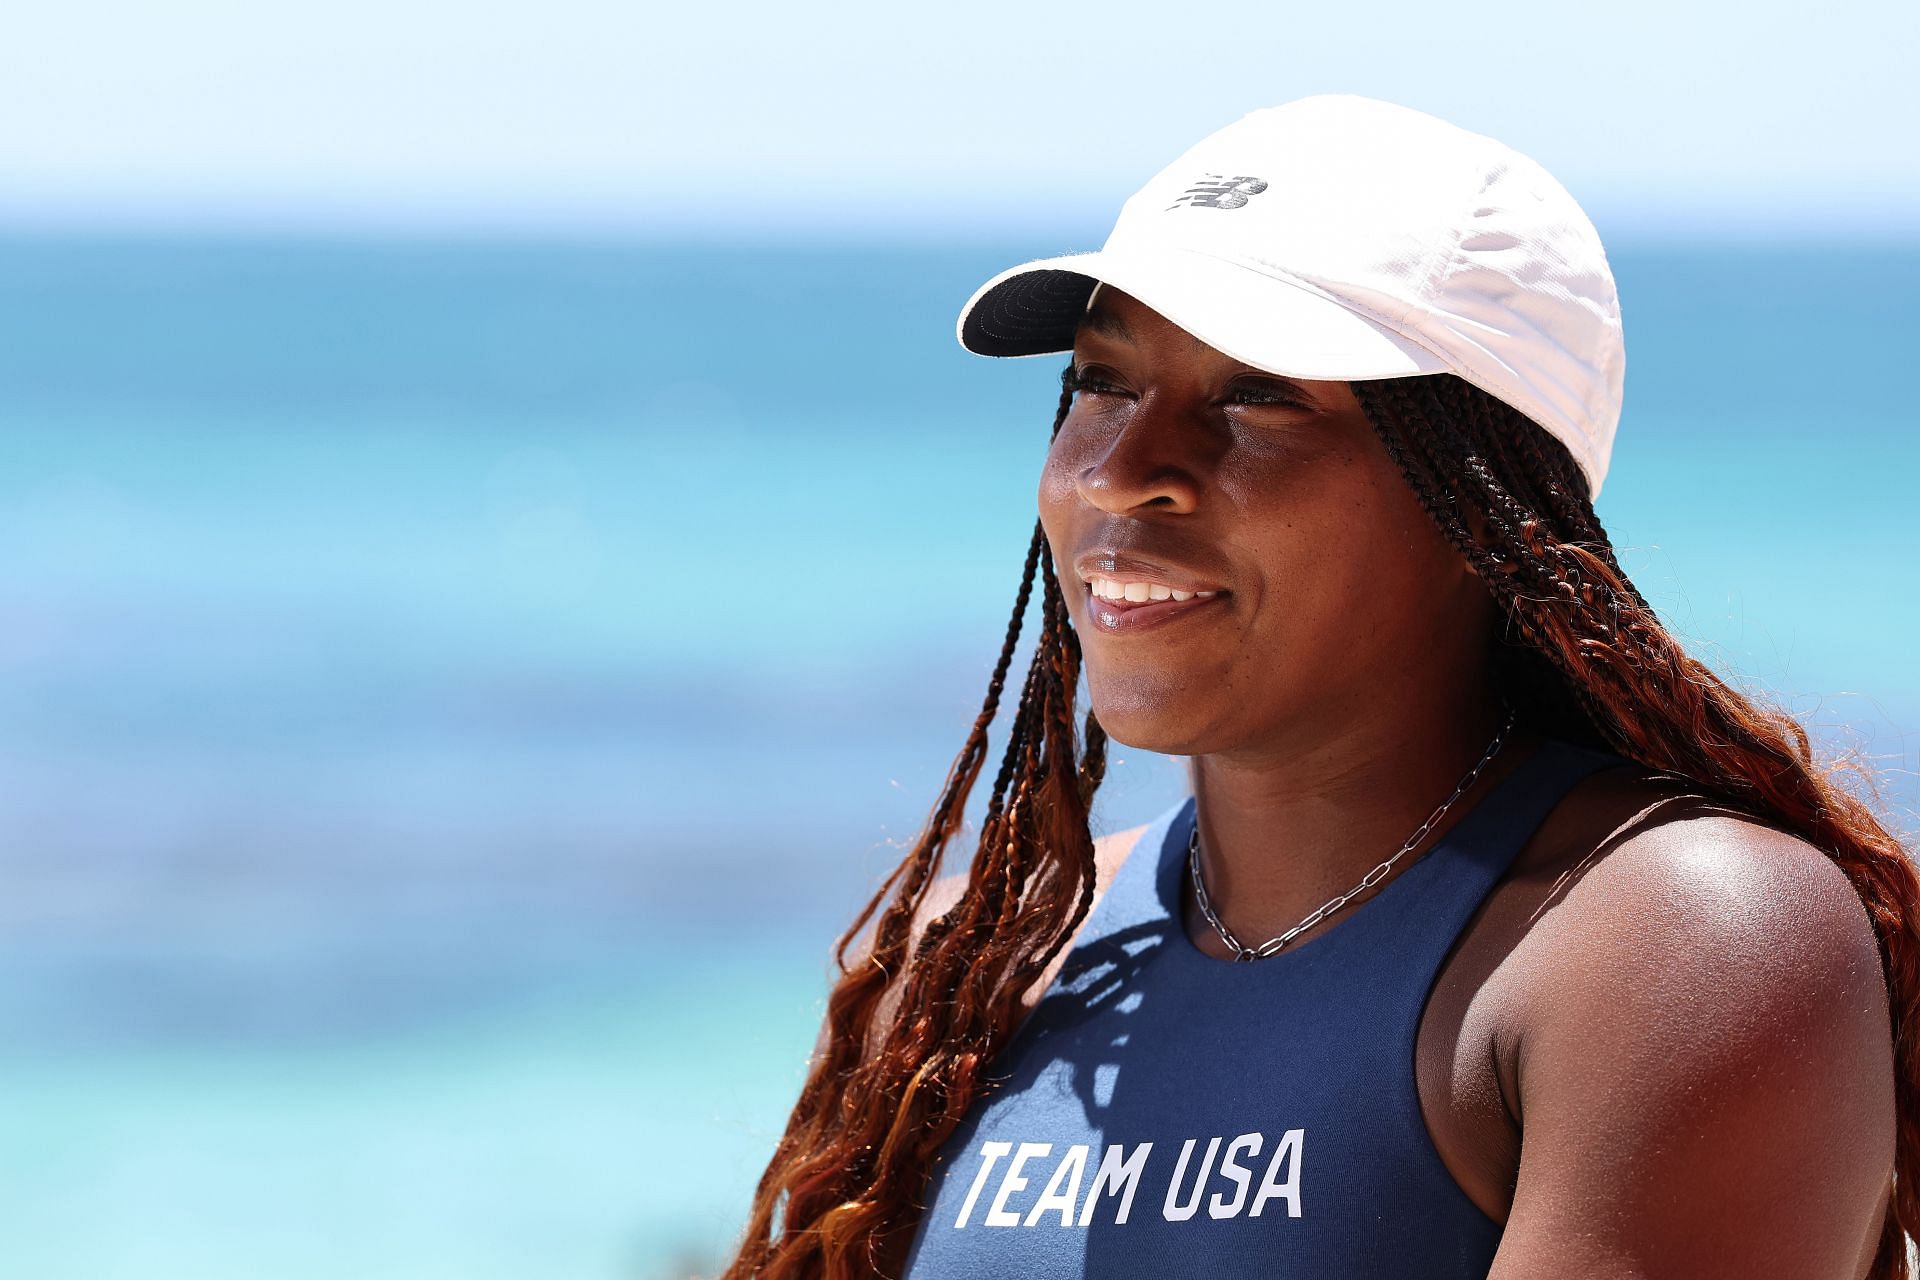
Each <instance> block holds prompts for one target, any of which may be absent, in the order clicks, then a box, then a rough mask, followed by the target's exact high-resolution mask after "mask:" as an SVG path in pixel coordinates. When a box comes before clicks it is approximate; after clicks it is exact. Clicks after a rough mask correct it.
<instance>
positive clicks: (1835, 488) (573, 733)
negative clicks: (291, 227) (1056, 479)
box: [0, 237, 1920, 1280]
mask: <svg viewBox="0 0 1920 1280" xmlns="http://www.w3.org/2000/svg"><path fill="white" fill-rule="evenodd" d="M1073 247H1085V246H1079V245H1071V244H1068V243H1064V242H1063V243H1058V244H1056V243H1021V244H970V245H957V246H954V245H945V246H923V247H911V246H894V247H890V248H886V249H882V250H877V251H876V250H854V249H851V248H847V247H836V246H814V247H780V248H774V247H748V248H741V247H725V246H718V245H694V244H682V245H665V244H654V245H618V244H545V245H543V244H534V243H528V242H509V241H501V242H497V243H486V242H470V243H433V242H425V241H412V242H394V243H370V242H351V243H348V242H340V243H330V242H322V241H311V242H296V241H281V240H241V239H171V240H145V241H140V240H108V239H74V238H64V239H62V238H38V239H32V238H21V237H16V238H12V239H0V298H4V299H5V303H6V305H4V306H0V457H3V458H4V465H0V546H4V547H5V548H6V564H5V568H4V570H0V885H4V892H0V1275H8V1276H12V1275H20V1276H33V1277H40V1278H44V1280H60V1278H64V1277H88V1278H93V1277H120V1276H127V1277H132V1276H139V1277H142V1280H159V1278H164V1277H173V1276H181V1277H187V1276H191V1277H194V1280H226V1278H228V1277H234V1278H238V1277H258V1276H266V1275H271V1276H274V1277H276V1278H287V1280H292V1278H296V1277H307V1276H313V1277H320V1276H329V1277H332V1276H339V1275H348V1274H351V1275H355V1276H358V1277H361V1278H362V1280H368V1278H371V1277H380V1276H394V1277H402V1276H404V1277H409V1278H410V1280H413V1278H428V1277H443V1276H444V1277H461V1278H462V1280H486V1278H490V1277H503V1278H504V1277H527V1278H529V1280H531V1278H534V1277H538V1278H539V1280H566V1278H572V1277H579V1278H581V1280H589V1278H602V1277H607V1278H610V1277H624V1278H631V1280H657V1278H659V1277H665V1276H679V1275H685V1274H689V1273H691V1272H695V1271H699V1270H700V1269H702V1268H706V1267H709V1266H710V1265H711V1264H712V1263H713V1261H714V1260H715V1259H716V1258H717V1257H718V1256H719V1255H720V1254H721V1252H722V1251H723V1250H724V1247H725V1244H726V1241H727V1240H728V1238H729V1237H730V1236H731V1234H732V1233H733V1232H734V1231H735V1230H736V1229H737V1226H738V1224H739V1217H740V1213H741V1211H742V1209H743V1207H744V1204H745V1198H746V1195H747V1192H748V1190H749V1188H750V1186H751V1182H752V1179H753V1177H754V1176H755V1174H756V1173H757V1171H758V1168H759V1164H760V1162H761V1161H762V1160H763V1159H764V1157H765V1155H766V1153H767V1151H768V1149H769V1148H770V1146H771V1143H772V1141H773V1138H774V1136H775V1134H776V1133H777V1131H778V1128H779V1125H780V1122H781V1119H782V1117H783V1114H784V1109H785V1106H786V1105H787V1103H788V1102H789V1101H790V1100H791V1096H792V1093H793V1090H794V1089H795V1088H796V1087H797V1085H798V1082H799V1076H800V1067H801V1059H802V1057H803V1056H804V1054H805V1052H806V1049H807V1047H808V1045H809V1044H810V1043H811V1039H812V1035H813V1030H814V1026H815V1021H816V1019H817V1017H818V1013H819V1000H820V996H821V993H822V991H823V990H824V975H825V952H826V946H827V943H828V941H829V940H830V937H831V935H832V933H833V932H834V930H835V929H836V927H837V926H838V925H839V924H840V923H842V922H843V921H844V920H845V919H846V918H847V917H848V916H849V915H850V913H851V911H852V909H853V908H854V906H855V905H857V903H858V901H859V900H860V898H861V896H862V893H863V890H864V889H865V888H866V887H868V886H869V885H870V884H871V883H872V882H873V880H874V879H875V878H877V876H878V875H879V874H880V873H881V872H882V871H883V870H884V869H885V867H886V866H887V865H889V864H890V862H891V859H892V857H893V856H895V854H896V852H897V848H896V846H897V844H898V843H899V842H902V841H904V840H906V839H907V838H908V837H910V836H911V835H912V833H913V831H914V829H915V827H916V825H917V823H918V822H919V820H920V819H921V817H922V816H923V815H924V813H925V809H926V807H927V805H928V804H930V802H931V801H932V799H933V796H934V793H935V791H936V789H937V787H938V785H939V783H940V781H941V779H942V777H943V776H944V772H945V769H946V767H947V765H948V763H949V762H950V760H951V758H952V753H953V752H954V750H955V749H957V747H958V746H959V744H960V741H961V738H962V735H963V734H964V732H965V730H966V728H967V726H968V724H969V723H970V722H971V719H972V716H973V714H974V713H975V711H976V710H977V706H978V701H979V698H980V695H981V693H982V690H983V687H984V683H985V679H986V675H987V672H988V669H989V666H990V663H991V660H992V658H993V656H994V654H995V652H996V651H997V648H998V642H999V638H1000V636H1001V634H1002V633H1003V631H1004V628H1005V625H1006V611H1007V609H1008V608H1009V606H1010V604H1011V601H1012V597H1013V592H1014V588H1015V585H1016V581H1017V573H1018V569H1019V564H1020V560H1021V558H1022V556H1023V554H1024V550H1025V545H1026V541H1027V538H1028V536H1029V534H1030V532H1031V529H1032V523H1033V486H1034V482H1035V479H1036V476H1037V467H1038V465H1039V461H1040V457H1041V453H1042V451H1043V449H1044V443H1045V438H1046V427H1047V423H1048V420H1049V418H1050V415H1051V405H1052V395H1053V392H1052V387H1051V385H1050V384H1051V383H1052V380H1053V378H1054V375H1055V373H1056V372H1057V368H1058V361H1056V360H1054V359H1052V358H1047V359H1041V360H1032V361H1015V362H990V361H984V360H979V359H977V358H974V357H971V356H968V355H966V354H965V353H964V352H961V351H960V350H959V349H958V348H957V347H956V345H955V344H954V341H953V337H952V319H953V314H954V311H955V309H956V308H957V306H958V304H959V303H960V301H961V300H963V299H964V298H965V297H966V295H967V294H968V293H969V292H970V291H971V289H972V288H973V287H974V286H975V285H976V284H977V283H978V282H979V281H981V280H983V279H984V278H985V277H986V276H987V275H989V274H991V273H992V272H993V271H995V270H997V269H999V268H1000V267H1002V266H1005V265H1007V264H1009V263H1012V262H1014V261H1018V260H1020V259H1023V258H1026V257H1031V256H1036V255H1039V254H1042V253H1049V252H1055V251H1059V250H1063V249H1067V248H1073ZM1614 258H1615V265H1616V268H1617V271H1618V274H1619V278H1620V284H1621V291H1622V297H1623V300H1624V307H1625V313H1626V324H1627V332H1628V350H1629V363H1628V376H1627V388H1628V391H1627V409H1626V413H1625V416H1624V419H1623V422H1622V427H1621V435H1620V440H1619V444H1618V446H1617V449H1616V452H1615V460H1614V467H1613V471H1612V474H1611V475H1610V477H1609V479H1608V483H1607V490H1606V493H1605V494H1604V495H1603V497H1602V500H1601V504H1600V509H1601V514H1602V516H1603V517H1604V518H1605V519H1606V521H1607V523H1608V525H1609V528H1610V529H1611V530H1612V532H1613V536H1614V539H1615V542H1616V545H1617V546H1619V547H1620V548H1621V551H1622V556H1623V559H1624V560H1625V562H1626V564H1627V567H1628V569H1629V570H1630V571H1631V572H1632V573H1633V575H1634V576H1635V578H1636V580H1637V581H1639V583H1640V584H1641V586H1642V588H1643V590H1645V591H1646V593H1647V594H1648V595H1649V596H1650V597H1651V598H1652V599H1653V600H1654V602H1655V603H1656V605H1658V606H1659V607H1660V609H1661V611H1662V613H1663V614H1664V615H1665V616H1666V617H1667V619H1668V620H1669V622H1670V623H1671V624H1672V625H1673V626H1674V627H1675V628H1676V629H1677V630H1678V631H1679V632H1680V633H1681V634H1682V635H1683V636H1684V637H1686V638H1687V639H1688V640H1689V641H1690V643H1692V644H1693V645H1694V647H1695V648H1696V650H1697V651H1698V652H1700V653H1701V654H1702V655H1703V656H1705V657H1707V658H1708V660H1709V661H1711V662H1712V663H1713V664H1714V665H1716V666H1717V667H1718V668H1719V669H1721V670H1722V671H1723V672H1724V673H1726V674H1728V675H1730V676H1733V677H1735V678H1737V679H1738V680H1739V681H1740V682H1741V683H1743V684H1744V685H1745V686H1746V687H1748V688H1751V689H1757V690H1768V691H1771V692H1772V693H1773V694H1774V695H1775V696H1777V697H1778V698H1779V699H1780V700H1781V701H1783V702H1784V703H1786V704H1787V705H1788V706H1789V707H1790V708H1792V709H1793V710H1795V711H1797V712H1800V713H1802V714H1803V715H1805V716H1806V717H1807V718H1808V720H1809V721H1810V722H1811V723H1812V724H1813V726H1814V727H1815V729H1816V731H1817V733H1818V735H1819V736H1820V738H1821V740H1822V741H1823V742H1826V743H1830V744H1836V745H1837V744H1851V745H1853V746H1856V747H1858V748H1860V749H1861V750H1863V751H1864V752H1865V753H1866V754H1867V755H1868V756H1869V757H1871V758H1873V759H1874V760H1876V761H1877V762H1878V763H1879V764H1880V765H1881V766H1882V767H1883V770H1884V775H1883V776H1884V778H1885V782H1886V786H1887V793H1886V803H1887V807H1888V809H1889V811H1890V812H1891V814H1892V815H1893V816H1894V818H1895V820H1896V821H1900V822H1902V823H1903V824H1904V825H1906V826H1908V827H1909V829H1911V827H1912V825H1913V813H1914V808H1915V805H1916V802H1917V801H1920V787H1916V782H1915V779H1916V770H1917V769H1920V736H1916V735H1920V672H1917V671H1916V667H1915V664H1914V662H1913V659H1912V656H1911V655H1912V652H1913V636H1914V635H1915V633H1916V629H1917V628H1920V603H1916V599H1917V598H1920V597H1917V596H1916V591H1915V588H1916V586H1920V571H1916V569H1915V551H1916V536H1915V534H1916V524H1915V519H1914V517H1913V515H1912V511H1913V505H1914V500H1915V496H1916V491H1917V488H1920V430H1916V428H1917V427H1920V421H1917V420H1916V414H1915V412H1914V410H1913V407H1912V404H1913V400H1912V392H1911V380H1910V377H1909V374H1908V371H1909V370H1910V369H1911V368H1912V367H1913V360H1912V357H1911V355H1910V352H1909V350H1908V348H1909V345H1910V343H1911V340H1912V336H1913V334H1914V333H1915V332H1916V328H1917V326H1916V323H1915V322H1916V320H1920V306H1917V305H1916V304H1915V302H1914V301H1913V299H1914V298H1915V297H1916V296H1920V247H1904V248H1901V247H1895V248H1885V247H1878V248H1869V247H1855V248H1821V247H1816V246H1812V245H1798V246H1795V245H1782V246H1777V247H1774V248H1767V249H1759V248H1747V249H1738V250H1735V249H1723V248H1716V247H1714V246H1710V245H1691V246H1687V245H1675V246H1632V245H1628V246H1623V247H1619V248H1616V250H1615V253H1614ZM1178 787H1179V781H1178V771H1177V767H1176V765H1175V762H1172V761H1167V760H1163V759H1157V758H1154V757H1151V756H1147V755H1144V754H1142V753H1134V752H1126V751H1123V752H1120V753H1119V762H1118V763H1117V764H1116V766H1115V768H1114V772H1113V776H1112V780H1111V781H1110V783H1109V784H1108V787H1107V788H1106V789H1105V790H1104V791H1103V793H1102V797H1101V800H1100V810H1099V814H1098V816H1099V819H1100V821H1101V824H1102V825H1103V826H1104V827H1108V828H1112V827H1120V826H1126V825H1131V824H1132V823H1134V822H1138V821H1143V820H1145V819H1146V818H1148V817H1150V816H1152V815H1153V814H1154V813H1156V812H1157V811H1158V810H1159V809H1160V808H1161V807H1162V806H1164V804H1166V803H1168V802H1170V801H1171V799H1172V798H1173V797H1174V796H1176V795H1177V794H1178Z"/></svg>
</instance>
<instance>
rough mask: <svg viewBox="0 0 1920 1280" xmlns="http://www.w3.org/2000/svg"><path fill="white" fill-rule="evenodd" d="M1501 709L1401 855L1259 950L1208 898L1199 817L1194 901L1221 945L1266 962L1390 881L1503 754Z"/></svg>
mask: <svg viewBox="0 0 1920 1280" xmlns="http://www.w3.org/2000/svg"><path fill="white" fill-rule="evenodd" d="M1501 706H1503V707H1505V708H1506V712H1507V717H1506V721H1505V722H1504V723H1503V724H1501V726H1500V731H1499V732H1498V733H1496V734H1494V735H1493V741H1492V742H1490V743H1488V744H1487V749H1486V752H1485V753H1484V754H1483V755H1481V757H1480V762H1479V763H1478V764H1476V765H1474V766H1473V768H1471V769H1469V770H1467V776H1466V777H1464V778H1462V779H1460V785H1459V786H1457V787H1455V788H1454V789H1453V794H1452V795H1450V796H1448V797H1447V800H1446V803H1445V804H1443V805H1441V806H1440V807H1439V808H1438V809H1435V810H1434V811H1433V813H1432V815H1431V816H1429V817H1428V818H1427V820H1426V821H1425V822H1423V823H1421V824H1420V829H1419V830H1418V831H1415V832H1414V833H1413V834H1412V835H1410V836H1408V837H1407V842H1406V843H1405V844H1403V845H1401V846H1400V851H1399V852H1398V853H1396V854H1394V855H1393V856H1392V857H1391V858H1388V859H1387V860H1386V861H1385V862H1383V863H1381V864H1380V865H1379V866H1377V867H1375V868H1374V869H1373V870H1371V871H1369V872H1367V874H1366V875H1364V876H1362V877H1361V878H1360V883H1359V884H1356V885H1355V886H1353V888H1351V889H1349V890H1347V891H1346V892H1345V893H1343V894H1341V895H1340V896H1339V897H1337V898H1330V899H1328V900H1327V901H1326V902H1324V903H1322V904H1321V905H1320V906H1318V907H1317V908H1315V909H1314V912H1313V914H1312V915H1310V916H1308V917H1307V918H1306V919H1305V920H1302V921H1301V922H1300V923H1299V924H1297V925H1295V926H1293V928H1291V929H1289V930H1287V931H1286V932H1285V933H1283V934H1280V935H1279V936H1278V937H1274V938H1269V939H1267V940H1266V941H1265V942H1263V943H1261V944H1260V945H1259V946H1257V947H1249V946H1247V945H1246V944H1245V943H1244V942H1241V941H1240V939H1238V938H1236V937H1234V936H1233V930H1231V929H1229V928H1227V926H1226V925H1224V924H1222V923H1221V922H1220V917H1219V915H1218V914H1216V913H1215V912H1214V909H1213V902H1212V900H1211V899H1210V898H1208V897H1207V881H1206V878H1205V877H1204V876H1202V875H1201V874H1200V816H1199V815H1198V814H1197V813H1196V814H1195V815H1194V819H1193V834H1192V835H1191V836H1189V837H1188V838H1187V866H1188V868H1189V869H1190V870H1191V871H1192V873H1193V897H1194V901H1195V902H1196V903H1197V904H1198V905H1199V907H1200V914H1201V915H1203V916H1205V917H1206V918H1207V923H1208V924H1210V925H1212V926H1213V931H1214V932H1215V933H1217V934H1219V935H1220V941H1222V942H1224V943H1226V944H1227V946H1228V947H1229V948H1231V949H1232V951H1233V958H1234V959H1235V960H1237V961H1253V960H1265V959H1266V958H1267V957H1268V956H1271V955H1274V954H1276V953H1278V952H1279V950H1280V949H1281V948H1282V947H1284V946H1286V945H1287V944H1288V943H1289V942H1292V941H1293V940H1294V939H1295V938H1297V937H1299V936H1300V935H1301V934H1303V933H1305V932H1306V931H1307V930H1309V929H1311V928H1313V926H1315V925H1316V924H1319V923H1320V922H1321V921H1322V920H1325V919H1326V918H1327V917H1328V916H1330V915H1332V914H1333V913H1334V912H1336V911H1338V910H1339V909H1340V908H1342V907H1344V906H1346V905H1347V903H1348V902H1349V901H1351V900H1352V899H1353V897H1354V895H1355V894H1358V893H1363V892H1365V891H1366V890H1368V889H1371V888H1372V887H1373V886H1374V885H1376V884H1379V883H1380V881H1381V880H1382V879H1384V878H1385V877H1386V874H1387V872H1389V871H1391V870H1393V864H1394V863H1396V862H1398V861H1400V859H1401V858H1403V857H1405V856H1406V853H1407V851H1408V850H1409V849H1411V848H1413V847H1414V846H1415V845H1417V844H1419V843H1420V841H1421V839H1422V838H1423V837H1424V836H1425V835H1426V834H1427V832H1429V831H1431V830H1433V826H1434V824H1435V823H1436V822H1439V821H1440V819H1442V818H1444V817H1446V816H1447V811H1448V810H1449V809H1451V808H1453V806H1454V802H1455V801H1457V800H1459V799H1460V797H1461V796H1463V795H1465V794H1466V791H1467V788H1468V787H1471V786H1472V785H1473V782H1474V779H1476V778H1478V777H1479V776H1480V771H1481V770H1483V769H1485V768H1486V767H1487V765H1488V763H1489V762H1491V761H1492V759H1493V758H1494V757H1495V756H1497V755H1499V754H1500V747H1501V745H1502V744H1503V743H1505V742H1506V740H1507V734H1508V733H1509V732H1510V731H1512V729H1513V716H1514V710H1513V706H1512V704H1511V703H1508V702H1507V701H1506V700H1505V699H1504V698H1503V699H1501Z"/></svg>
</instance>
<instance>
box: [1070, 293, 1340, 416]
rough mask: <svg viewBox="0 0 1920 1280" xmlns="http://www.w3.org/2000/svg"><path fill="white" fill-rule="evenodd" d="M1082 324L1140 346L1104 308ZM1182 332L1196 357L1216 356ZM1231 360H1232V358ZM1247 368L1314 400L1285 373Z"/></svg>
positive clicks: (1114, 314) (1089, 314) (1122, 322)
mask: <svg viewBox="0 0 1920 1280" xmlns="http://www.w3.org/2000/svg"><path fill="white" fill-rule="evenodd" d="M1080 323H1081V324H1082V325H1083V326H1085V327H1086V329H1087V330H1088V332H1090V333H1097V334H1099V335H1100V336H1101V337H1103V338H1113V339H1115V340H1116V341H1119V342H1125V343H1128V344H1129V345H1131V346H1139V345H1140V339H1139V337H1138V336H1137V335H1136V334H1135V333H1134V332H1133V330H1132V329H1130V328H1128V327H1127V322H1126V320H1125V319H1124V318H1122V317H1121V316H1120V315H1119V314H1118V313H1117V312H1113V311H1109V310H1107V309H1106V308H1104V307H1095V308H1094V309H1093V310H1091V311H1089V312H1087V314H1086V315H1085V316H1083V317H1081V320H1080ZM1180 332H1181V333H1182V334H1183V335H1185V337H1186V339H1187V344H1188V348H1189V349H1190V350H1191V351H1193V353H1194V354H1195V355H1211V354H1214V349H1213V348H1212V347H1210V346H1208V345H1207V344H1206V343H1204V342H1202V341H1200V339H1198V338H1196V337H1194V336H1193V335H1192V334H1191V333H1187V331H1186V330H1185V329H1182V330H1181V331H1180ZM1229 358H1230V359H1231V357H1229ZM1239 363H1242V364H1244V363H1245V361H1240V362H1239ZM1247 368H1248V370H1249V371H1250V372H1252V373H1254V374H1257V375H1258V376H1260V377H1262V378H1271V379H1272V380H1273V381H1275V382H1277V383H1280V384H1281V385H1283V386H1286V387H1288V388H1291V389H1292V390H1293V391H1294V392H1296V393H1297V394H1299V395H1300V396H1302V397H1303V398H1306V399H1309V400H1311V399H1312V396H1311V395H1310V394H1309V393H1308V391H1307V389H1306V388H1305V387H1303V386H1301V385H1300V383H1299V380H1298V379H1295V378H1289V377H1287V376H1286V375H1285V374H1283V373H1269V372H1267V371H1266V370H1265V369H1255V368H1253V366H1252V365H1248V366H1247Z"/></svg>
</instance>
